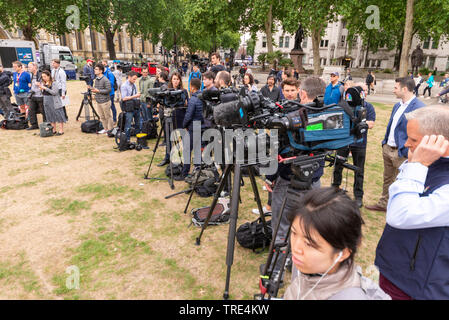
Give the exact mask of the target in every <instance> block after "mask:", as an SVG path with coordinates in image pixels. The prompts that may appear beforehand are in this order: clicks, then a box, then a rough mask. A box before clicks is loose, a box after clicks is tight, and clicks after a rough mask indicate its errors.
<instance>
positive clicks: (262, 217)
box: [248, 166, 269, 234]
mask: <svg viewBox="0 0 449 320" xmlns="http://www.w3.org/2000/svg"><path fill="white" fill-rule="evenodd" d="M248 173H249V180H250V181H251V186H252V188H253V193H254V197H255V198H256V203H257V208H258V209H259V215H260V220H261V221H262V225H263V229H264V233H265V234H268V233H269V231H268V226H267V222H266V220H265V214H264V213H263V208H262V203H261V201H260V195H259V190H258V188H257V183H256V177H255V175H254V168H253V166H249V167H248Z"/></svg>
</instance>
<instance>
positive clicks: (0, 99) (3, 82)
mask: <svg viewBox="0 0 449 320" xmlns="http://www.w3.org/2000/svg"><path fill="white" fill-rule="evenodd" d="M11 83H12V79H11V75H10V74H9V72H6V71H3V66H2V65H1V64H0V111H1V112H3V116H4V117H5V119H7V118H8V116H9V114H10V113H11V112H12V111H13V106H12V105H11V90H9V85H10V84H11Z"/></svg>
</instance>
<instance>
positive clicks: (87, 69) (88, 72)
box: [83, 59, 95, 86]
mask: <svg viewBox="0 0 449 320" xmlns="http://www.w3.org/2000/svg"><path fill="white" fill-rule="evenodd" d="M93 65H94V62H93V60H91V59H87V61H86V64H85V65H84V67H83V76H86V77H89V81H88V83H87V84H88V85H89V86H92V85H93V84H94V79H95V72H94V67H93Z"/></svg>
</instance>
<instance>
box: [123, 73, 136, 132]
mask: <svg viewBox="0 0 449 320" xmlns="http://www.w3.org/2000/svg"><path fill="white" fill-rule="evenodd" d="M136 81H137V72H135V71H130V72H128V80H126V82H125V83H124V84H122V87H121V89H120V92H121V94H122V111H123V112H126V114H125V129H124V130H125V134H126V139H127V140H128V141H129V140H130V138H131V124H132V121H133V119H134V124H135V126H136V127H137V128H136V133H138V132H140V128H139V127H140V99H139V98H140V93H138V92H137V88H136Z"/></svg>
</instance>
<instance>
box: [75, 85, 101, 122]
mask: <svg viewBox="0 0 449 320" xmlns="http://www.w3.org/2000/svg"><path fill="white" fill-rule="evenodd" d="M82 94H83V95H84V98H83V101H81V105H80V109H79V111H78V115H77V116H76V121H78V119H79V118H80V117H81V112H82V111H83V108H84V118H85V119H86V120H90V109H89V108H91V109H92V112H93V114H94V119H95V117H97V118H98V119H100V116H99V115H98V113H97V111H95V108H94V106H93V104H92V92H91V91H90V89H88V90H87V92H83V93H82Z"/></svg>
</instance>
